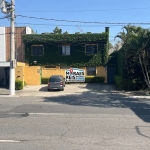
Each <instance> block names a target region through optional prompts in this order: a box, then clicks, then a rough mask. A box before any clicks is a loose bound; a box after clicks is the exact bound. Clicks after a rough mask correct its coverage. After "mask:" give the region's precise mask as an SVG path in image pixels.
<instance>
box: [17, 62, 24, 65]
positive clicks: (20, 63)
mask: <svg viewBox="0 0 150 150" xmlns="http://www.w3.org/2000/svg"><path fill="white" fill-rule="evenodd" d="M17 66H25V63H22V62H17Z"/></svg>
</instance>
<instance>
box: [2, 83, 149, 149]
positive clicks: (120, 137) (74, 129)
mask: <svg viewBox="0 0 150 150" xmlns="http://www.w3.org/2000/svg"><path fill="white" fill-rule="evenodd" d="M83 87H84V88H83ZM98 87H99V85H90V86H88V88H87V86H86V87H85V86H82V89H81V86H77V85H76V86H74V87H73V89H74V91H72V92H70V93H68V92H67V90H66V93H65V92H64V93H63V92H60V91H53V92H49V93H48V92H46V91H44V92H43V96H41V94H40V95H39V96H35V95H33V96H31V95H29V96H27V95H25V94H23V96H21V92H20V93H19V92H18V95H16V96H15V97H9V96H7V95H6V96H5V95H3V96H0V150H83V149H86V150H112V149H114V150H149V147H150V100H149V99H144V98H138V99H137V98H131V97H129V96H127V95H123V94H121V93H120V92H117V91H115V90H114V89H111V88H110V87H109V88H110V89H108V87H103V88H107V89H105V90H103V91H102V90H100V89H101V87H99V90H98V89H97V88H98ZM70 90H71V89H70ZM32 92H33V91H32ZM32 92H31V93H32ZM22 93H25V92H24V91H22ZM35 93H36V92H35ZM44 93H46V94H44ZM48 94H49V95H48Z"/></svg>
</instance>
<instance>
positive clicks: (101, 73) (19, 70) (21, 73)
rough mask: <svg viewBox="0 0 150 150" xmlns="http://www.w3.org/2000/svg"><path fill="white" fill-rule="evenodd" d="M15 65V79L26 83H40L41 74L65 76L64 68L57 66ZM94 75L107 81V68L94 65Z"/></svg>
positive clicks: (84, 68) (43, 75) (45, 75)
mask: <svg viewBox="0 0 150 150" xmlns="http://www.w3.org/2000/svg"><path fill="white" fill-rule="evenodd" d="M17 65H18V66H17V67H16V69H15V76H16V80H20V81H23V83H24V81H25V83H26V84H27V85H40V84H41V74H42V77H43V78H44V77H45V78H49V77H50V76H51V75H62V76H63V77H64V78H65V71H66V69H60V67H59V66H57V67H56V69H54V68H42V72H41V67H40V66H25V64H24V63H17ZM80 69H83V70H85V76H87V74H86V67H82V68H80ZM96 76H98V77H105V81H104V82H105V83H107V70H105V68H104V67H102V66H98V67H96Z"/></svg>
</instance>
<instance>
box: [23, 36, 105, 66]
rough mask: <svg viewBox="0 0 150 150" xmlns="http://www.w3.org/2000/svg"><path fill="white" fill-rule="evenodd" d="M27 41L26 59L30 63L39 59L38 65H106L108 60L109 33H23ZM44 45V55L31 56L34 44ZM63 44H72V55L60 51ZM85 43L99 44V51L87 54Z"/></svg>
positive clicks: (24, 39)
mask: <svg viewBox="0 0 150 150" xmlns="http://www.w3.org/2000/svg"><path fill="white" fill-rule="evenodd" d="M23 41H24V43H25V60H26V63H28V64H29V65H33V61H35V60H36V61H37V62H38V64H37V65H42V66H44V65H54V66H68V67H86V66H101V65H105V64H106V62H107V60H108V46H107V44H108V34H107V33H101V34H80V35H76V34H65V35H63V34H62V35H53V34H52V35H51V34H48V35H45V34H44V35H43V34H40V35H37V34H34V35H23ZM38 44H40V45H43V46H44V55H43V56H31V46H32V45H38ZM61 44H70V46H71V47H70V50H71V55H70V56H62V55H60V53H59V47H60V45H61ZM85 44H98V52H97V54H94V55H85Z"/></svg>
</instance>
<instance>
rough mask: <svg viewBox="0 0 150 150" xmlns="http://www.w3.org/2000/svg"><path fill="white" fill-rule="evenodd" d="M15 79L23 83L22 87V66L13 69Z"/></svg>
mask: <svg viewBox="0 0 150 150" xmlns="http://www.w3.org/2000/svg"><path fill="white" fill-rule="evenodd" d="M15 79H16V80H20V81H23V85H24V67H23V66H17V67H16V68H15Z"/></svg>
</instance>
